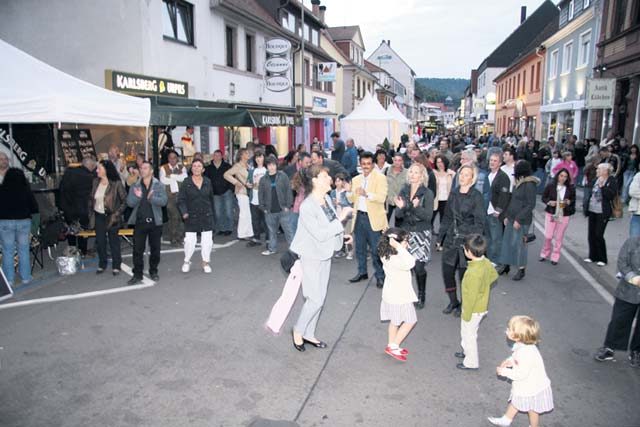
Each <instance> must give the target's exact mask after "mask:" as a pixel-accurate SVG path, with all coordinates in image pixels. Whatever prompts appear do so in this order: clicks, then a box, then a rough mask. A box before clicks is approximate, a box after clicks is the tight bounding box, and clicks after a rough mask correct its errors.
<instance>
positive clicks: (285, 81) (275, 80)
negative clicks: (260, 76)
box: [264, 76, 291, 92]
mask: <svg viewBox="0 0 640 427" xmlns="http://www.w3.org/2000/svg"><path fill="white" fill-rule="evenodd" d="M264 83H265V86H266V88H267V90H270V91H271V92H284V91H285V90H289V89H290V88H291V80H289V78H288V77H285V76H272V77H267V78H266V79H264Z"/></svg>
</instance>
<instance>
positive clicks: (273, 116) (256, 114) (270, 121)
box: [251, 111, 299, 127]
mask: <svg viewBox="0 0 640 427" xmlns="http://www.w3.org/2000/svg"><path fill="white" fill-rule="evenodd" d="M251 116H252V117H253V119H254V120H255V122H256V125H257V126H258V127H268V126H296V125H298V124H299V123H298V122H299V120H298V117H297V116H295V115H291V114H280V113H273V112H264V111H251Z"/></svg>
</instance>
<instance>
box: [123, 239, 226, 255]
mask: <svg viewBox="0 0 640 427" xmlns="http://www.w3.org/2000/svg"><path fill="white" fill-rule="evenodd" d="M237 242H238V240H237V239H236V240H231V241H230V242H227V243H222V244H216V243H214V244H213V250H214V251H215V250H216V249H223V248H228V247H230V246H232V245H234V244H235V243H237ZM200 249H201V247H200V244H197V245H196V251H199V250H200ZM178 252H184V248H173V249H163V250H161V251H160V253H161V254H175V253H178ZM145 255H149V252H148V251H146V252H145ZM132 256H133V254H124V255H122V258H131V257H132Z"/></svg>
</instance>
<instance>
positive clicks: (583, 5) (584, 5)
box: [582, 0, 591, 9]
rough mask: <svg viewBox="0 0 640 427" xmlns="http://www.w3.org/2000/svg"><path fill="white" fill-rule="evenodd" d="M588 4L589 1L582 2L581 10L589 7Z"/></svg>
mask: <svg viewBox="0 0 640 427" xmlns="http://www.w3.org/2000/svg"><path fill="white" fill-rule="evenodd" d="M590 4H591V0H584V2H583V3H582V8H583V9H586V8H588V7H589V5H590Z"/></svg>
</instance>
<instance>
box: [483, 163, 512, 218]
mask: <svg viewBox="0 0 640 427" xmlns="http://www.w3.org/2000/svg"><path fill="white" fill-rule="evenodd" d="M487 176H489V175H487ZM510 190H511V179H509V175H507V174H506V172H505V171H503V170H502V169H498V173H497V174H496V177H495V178H493V182H492V183H491V189H490V190H489V192H490V194H489V197H490V199H489V200H490V201H491V204H492V205H493V209H495V210H496V211H497V212H498V213H499V214H500V216H499V219H500V220H501V221H504V216H505V214H506V211H507V208H508V207H509V201H511V192H510ZM486 208H487V209H488V208H489V204H488V203H487V205H486ZM485 212H486V210H485Z"/></svg>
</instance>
